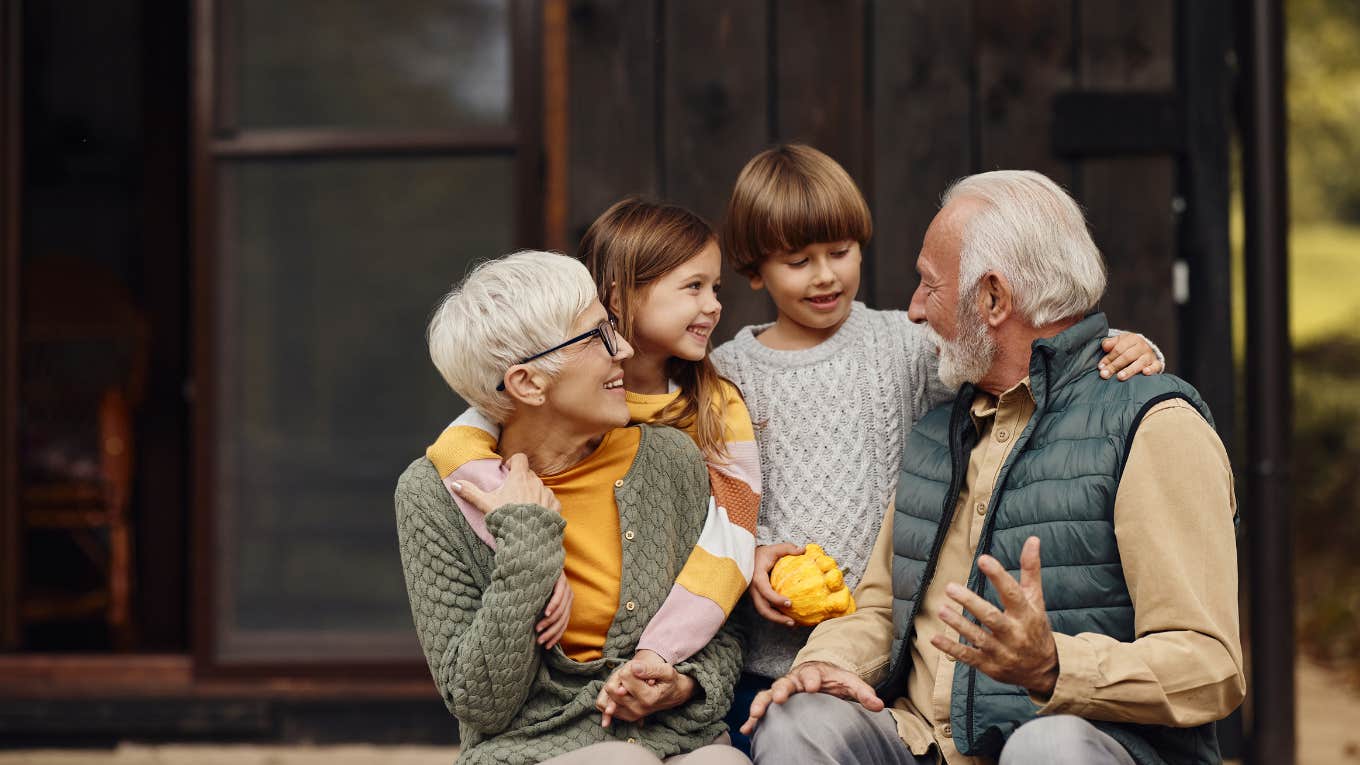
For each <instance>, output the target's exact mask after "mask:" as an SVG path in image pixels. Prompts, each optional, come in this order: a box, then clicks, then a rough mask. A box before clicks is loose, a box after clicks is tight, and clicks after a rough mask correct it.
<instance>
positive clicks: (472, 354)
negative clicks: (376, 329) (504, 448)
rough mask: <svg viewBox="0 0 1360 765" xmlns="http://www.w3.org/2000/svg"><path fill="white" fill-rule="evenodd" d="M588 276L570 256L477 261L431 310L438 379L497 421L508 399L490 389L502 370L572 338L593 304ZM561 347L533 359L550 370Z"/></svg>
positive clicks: (505, 414)
mask: <svg viewBox="0 0 1360 765" xmlns="http://www.w3.org/2000/svg"><path fill="white" fill-rule="evenodd" d="M596 299H597V295H596V293H595V281H594V280H593V279H591V278H590V272H589V271H587V270H586V267H585V266H584V265H582V264H581V262H580V261H578V260H576V259H575V258H570V257H567V256H566V255H559V254H557V253H554V252H540V251H536V250H525V251H522V252H516V253H514V254H511V255H506V256H505V257H501V258H497V259H495V260H489V261H486V262H485V263H482V264H480V265H478V266H477V267H476V268H474V269H473V270H472V273H470V274H468V275H467V276H466V277H465V278H464V279H463V281H462V282H461V283H460V284H458V285H456V286H455V287H454V288H453V290H452V291H450V292H449V294H448V295H446V296H445V297H444V299H443V300H442V301H440V303H439V307H438V308H436V309H435V311H434V316H433V317H431V319H430V326H429V329H428V330H427V331H426V333H425V337H426V339H427V340H428V341H429V344H430V360H431V361H433V362H434V365H435V368H437V369H438V370H439V374H441V375H443V377H444V382H447V383H448V384H449V387H450V388H453V390H454V392H455V393H457V394H458V395H459V396H462V397H463V400H464V401H466V402H468V403H469V404H471V405H472V406H473V407H476V409H477V410H478V411H480V412H481V413H482V414H484V415H486V416H487V417H488V418H489V419H491V420H492V421H493V422H496V423H502V424H503V423H504V422H505V421H506V420H507V419H509V417H510V415H511V414H512V413H513V412H514V404H513V402H512V400H511V399H510V396H509V395H508V394H506V393H505V392H504V391H497V390H496V386H498V385H500V383H501V380H502V379H503V377H504V375H505V371H506V370H507V369H509V368H510V367H512V366H514V365H516V364H518V363H519V362H520V359H523V358H527V357H529V356H532V355H534V354H535V353H539V352H540V351H544V350H547V349H548V348H551V347H553V346H554V345H557V344H558V343H560V342H562V341H563V340H566V339H567V338H569V337H571V336H572V334H575V333H573V332H572V330H573V329H574V328H575V325H576V321H577V319H578V318H579V317H580V316H581V314H582V313H584V312H585V311H586V309H588V308H590V305H591V303H593V302H595V300H596ZM561 354H562V352H561V351H558V352H555V353H550V354H548V355H547V356H544V357H542V358H539V359H535V360H534V361H533V362H532V364H533V366H535V367H536V368H538V369H540V370H542V371H543V372H545V373H547V374H548V375H551V376H556V375H557V373H558V372H559V371H560V370H561V365H562V355H561Z"/></svg>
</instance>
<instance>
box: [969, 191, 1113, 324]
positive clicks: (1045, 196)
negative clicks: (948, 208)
mask: <svg viewBox="0 0 1360 765" xmlns="http://www.w3.org/2000/svg"><path fill="white" fill-rule="evenodd" d="M965 197H966V198H969V199H975V200H978V201H979V202H982V207H981V208H980V209H979V210H978V211H977V212H976V213H974V214H973V215H972V217H971V218H970V219H969V220H968V222H967V224H965V226H964V231H963V251H962V253H961V255H960V257H959V294H960V298H961V299H968V298H971V296H972V295H974V294H975V293H974V290H976V289H977V285H978V282H979V280H981V279H982V277H983V275H984V274H986V273H987V272H988V271H995V272H997V273H999V274H1001V275H1002V276H1004V277H1006V279H1007V280H1008V281H1009V282H1010V283H1011V287H1012V289H1014V291H1015V292H1014V294H1015V307H1016V310H1018V311H1019V313H1020V315H1021V316H1022V317H1024V319H1025V320H1026V321H1028V322H1029V323H1030V325H1032V326H1035V327H1042V326H1044V325H1046V324H1051V323H1052V322H1055V321H1059V320H1062V319H1069V318H1072V317H1079V316H1083V315H1085V314H1087V313H1089V312H1090V311H1091V310H1092V309H1093V308H1095V306H1096V303H1098V302H1100V298H1101V296H1102V295H1104V294H1105V262H1104V260H1103V259H1102V258H1101V257H1100V250H1099V249H1098V248H1097V247H1096V243H1095V242H1094V241H1092V239H1091V232H1090V231H1089V230H1088V229H1087V227H1086V218H1085V216H1083V215H1082V212H1081V208H1080V207H1079V206H1078V205H1077V203H1076V200H1074V199H1072V197H1071V196H1069V195H1068V194H1067V192H1066V191H1064V190H1063V189H1062V187H1061V186H1059V185H1058V184H1056V183H1054V182H1053V181H1052V180H1049V178H1048V177H1047V176H1044V175H1042V174H1041V173H1036V172H1033V171H1031V170H994V171H992V172H987V173H979V174H977V175H970V176H968V177H966V178H962V179H960V180H958V181H956V182H955V183H954V185H952V186H950V187H949V189H948V190H947V191H946V192H945V193H944V197H943V199H942V206H943V205H948V204H949V203H950V202H952V201H953V200H955V199H960V198H965Z"/></svg>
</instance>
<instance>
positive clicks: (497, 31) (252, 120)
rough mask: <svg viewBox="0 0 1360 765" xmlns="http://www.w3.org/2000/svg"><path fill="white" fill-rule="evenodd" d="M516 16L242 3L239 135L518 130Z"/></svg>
mask: <svg viewBox="0 0 1360 765" xmlns="http://www.w3.org/2000/svg"><path fill="white" fill-rule="evenodd" d="M509 5H510V2H509V0H382V1H381V2H374V1H373V0H289V1H288V2H285V3H280V2H278V1H277V0H239V1H238V2H237V3H236V5H235V8H234V12H235V14H236V16H237V18H236V20H235V29H234V33H233V34H232V36H231V37H230V38H228V39H227V40H225V41H224V42H225V43H226V44H227V45H229V46H234V48H235V53H234V55H235V58H234V61H235V76H236V78H237V81H236V82H235V83H234V85H235V89H236V93H237V99H238V102H237V104H236V109H235V114H236V119H237V122H238V125H239V127H245V128H282V127H358V128H462V127H479V126H487V125H507V124H508V123H509V122H510V110H511V106H510V104H511V98H510V90H511V88H510V82H511V79H510V11H509ZM228 85H229V88H228V90H229V91H230V84H228ZM228 110H229V113H230V112H231V107H230V106H228Z"/></svg>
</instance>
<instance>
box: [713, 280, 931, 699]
mask: <svg viewBox="0 0 1360 765" xmlns="http://www.w3.org/2000/svg"><path fill="white" fill-rule="evenodd" d="M769 326H770V325H768V324H765V325H760V326H754V327H746V328H744V329H742V330H741V331H740V332H738V333H737V335H736V337H734V338H733V339H732V340H730V341H728V342H727V343H724V344H723V345H722V346H720V347H719V348H717V349H716V350H714V351H713V361H714V363H715V364H716V365H717V367H718V371H719V372H721V373H722V375H723V376H724V377H726V378H728V379H729V380H731V381H732V382H734V383H736V384H737V387H739V388H741V392H742V394H743V395H744V396H745V397H746V405H747V408H748V409H749V410H750V412H751V421H752V422H753V423H754V424H755V433H756V444H757V446H758V448H759V452H760V472H761V484H762V494H761V506H760V515H759V522H758V524H757V527H756V543H757V544H772V543H775V542H793V543H794V544H804V543H807V542H816V543H817V544H820V545H821V546H822V547H823V548H824V549H825V550H826V551H827V552H828V553H829V554H830V555H831V556H832V557H834V558H835V559H836V560H837V562H839V563H840V565H841V570H842V571H843V572H844V573H845V581H846V584H847V585H848V586H849V587H851V588H854V587H855V586H856V585H857V584H859V580H860V577H861V576H863V574H864V568H865V566H866V565H867V563H868V559H869V553H870V551H871V550H872V549H873V546H874V539H875V538H877V536H878V529H879V526H880V525H881V523H882V521H883V513H884V510H885V508H887V506H888V500H889V499H890V498H891V496H892V492H893V489H894V487H895V486H896V481H897V472H898V467H899V465H900V464H901V459H902V447H903V444H904V443H905V440H906V435H907V433H908V432H909V431H910V430H911V428H912V426H913V425H915V423H916V421H917V420H918V419H920V418H921V416H922V415H923V414H925V413H926V412H927V411H929V410H930V409H931V408H932V407H934V406H936V405H937V404H940V403H943V402H945V401H947V400H949V399H950V398H952V391H949V390H947V389H945V388H944V386H943V385H942V384H941V383H940V381H939V375H938V371H937V363H938V362H937V358H936V354H935V351H934V348H933V347H932V346H931V345H930V342H929V341H928V340H927V339H926V334H925V332H924V331H922V328H921V327H919V326H917V325H915V324H912V323H911V321H909V320H908V319H907V314H906V312H905V311H877V310H873V309H870V308H868V307H866V306H865V305H864V304H862V303H858V302H857V303H855V304H854V306H853V307H852V309H851V311H850V316H849V317H848V318H847V319H846V321H845V323H844V324H842V325H841V327H840V329H839V330H837V331H836V333H835V334H834V335H832V336H831V337H830V338H828V339H827V340H826V341H824V342H822V343H821V344H819V345H816V346H814V347H812V348H808V349H806V350H798V351H779V350H774V349H772V348H767V347H765V346H764V345H762V344H761V343H760V341H759V340H757V339H756V335H758V334H760V332H762V331H763V330H765V329H766V328H768V327H769ZM742 616H743V617H744V621H745V622H747V625H748V630H749V632H748V635H749V638H750V642H749V643H748V644H747V652H746V670H747V671H748V672H753V673H755V674H758V675H763V676H765V677H778V676H779V675H782V674H784V673H785V672H787V671H788V669H789V666H790V664H791V663H792V662H793V657H794V655H795V654H796V653H797V652H798V649H799V648H801V647H802V645H803V643H804V642H806V640H807V636H808V634H810V633H811V629H804V628H793V629H789V628H785V627H781V626H779V625H776V624H773V623H770V622H767V621H765V620H764V619H762V618H760V617H759V616H757V615H755V613H754V610H753V609H751V608H750V607H749V603H747V604H744V607H743V609H742Z"/></svg>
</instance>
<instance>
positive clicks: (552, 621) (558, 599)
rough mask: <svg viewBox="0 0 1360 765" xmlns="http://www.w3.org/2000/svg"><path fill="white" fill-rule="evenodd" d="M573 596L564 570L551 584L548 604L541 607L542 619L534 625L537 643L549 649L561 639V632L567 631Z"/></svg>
mask: <svg viewBox="0 0 1360 765" xmlns="http://www.w3.org/2000/svg"><path fill="white" fill-rule="evenodd" d="M575 597H576V596H575V594H574V593H573V592H572V589H571V583H570V582H568V581H567V574H566V572H565V571H564V572H562V575H561V576H559V577H557V584H555V585H553V592H552V597H551V598H548V605H547V607H546V608H544V609H543V619H542V620H541V621H540V622H539V623H538V624H535V625H534V631H535V632H537V633H538V644H539V645H541V646H543V647H544V648H546V649H547V650H549V651H551V650H552V649H553V646H555V645H557V642H558V641H559V640H561V639H562V634H563V633H564V632H566V631H567V622H569V621H571V604H572V601H573V600H575Z"/></svg>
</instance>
